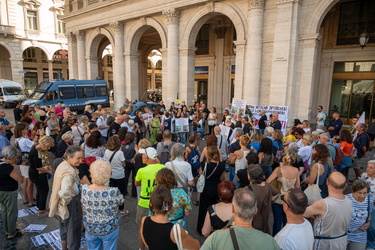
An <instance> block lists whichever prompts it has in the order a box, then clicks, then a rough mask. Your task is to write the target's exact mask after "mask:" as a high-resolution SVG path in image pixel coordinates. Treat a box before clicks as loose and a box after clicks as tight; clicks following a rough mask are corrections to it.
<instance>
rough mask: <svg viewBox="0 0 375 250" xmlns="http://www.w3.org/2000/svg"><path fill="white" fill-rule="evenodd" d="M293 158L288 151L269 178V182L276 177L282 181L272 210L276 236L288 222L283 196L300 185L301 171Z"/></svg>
mask: <svg viewBox="0 0 375 250" xmlns="http://www.w3.org/2000/svg"><path fill="white" fill-rule="evenodd" d="M292 161H293V160H292V158H291V157H290V155H289V154H288V153H286V154H285V156H284V157H283V160H282V163H283V164H281V166H280V167H277V168H275V170H274V171H273V172H272V174H271V175H270V177H268V179H267V183H271V182H272V181H273V180H274V179H277V181H278V182H279V183H280V184H279V185H280V186H281V187H280V192H279V195H278V196H277V197H276V200H275V202H274V203H273V204H272V211H273V216H274V223H273V230H272V232H273V236H275V235H276V234H277V233H278V232H279V231H280V230H281V228H282V227H283V225H284V226H285V224H286V215H285V213H284V211H283V205H282V204H283V201H282V200H281V196H282V195H284V194H285V193H286V192H287V191H288V190H289V189H290V188H299V187H300V178H299V171H298V169H296V168H295V167H293V166H292Z"/></svg>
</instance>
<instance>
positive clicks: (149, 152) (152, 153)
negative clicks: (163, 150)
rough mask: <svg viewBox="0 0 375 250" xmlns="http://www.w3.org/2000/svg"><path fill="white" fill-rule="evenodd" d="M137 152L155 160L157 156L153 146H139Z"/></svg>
mask: <svg viewBox="0 0 375 250" xmlns="http://www.w3.org/2000/svg"><path fill="white" fill-rule="evenodd" d="M139 153H140V154H146V155H147V157H148V158H150V159H151V160H156V158H157V157H158V152H157V151H156V149H154V148H153V147H148V148H146V149H144V148H141V149H139Z"/></svg>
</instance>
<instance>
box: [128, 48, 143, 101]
mask: <svg viewBox="0 0 375 250" xmlns="http://www.w3.org/2000/svg"><path fill="white" fill-rule="evenodd" d="M124 56H125V79H126V81H125V89H126V91H125V93H126V97H127V98H129V100H131V101H134V100H136V99H139V97H138V57H139V54H138V53H134V54H132V53H130V52H128V53H127V52H125V53H124Z"/></svg>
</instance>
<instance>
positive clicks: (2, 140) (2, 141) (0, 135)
mask: <svg viewBox="0 0 375 250" xmlns="http://www.w3.org/2000/svg"><path fill="white" fill-rule="evenodd" d="M5 132H6V131H5V126H4V125H3V124H1V123H0V158H1V157H2V154H1V152H2V151H3V149H4V148H6V147H7V146H9V145H10V141H9V139H8V137H7V135H6V133H5Z"/></svg>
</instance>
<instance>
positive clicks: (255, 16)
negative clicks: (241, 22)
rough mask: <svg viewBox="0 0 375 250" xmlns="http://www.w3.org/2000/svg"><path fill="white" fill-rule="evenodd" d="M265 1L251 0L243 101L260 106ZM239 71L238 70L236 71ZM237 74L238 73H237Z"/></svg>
mask: <svg viewBox="0 0 375 250" xmlns="http://www.w3.org/2000/svg"><path fill="white" fill-rule="evenodd" d="M263 13H264V0H250V2H249V13H248V27H249V28H248V32H247V46H246V59H245V65H246V66H245V68H246V69H245V71H244V73H245V75H244V83H245V84H244V86H243V97H242V98H243V99H245V100H246V101H247V103H249V104H254V105H259V104H260V103H259V96H260V75H261V68H262V47H263ZM236 71H237V69H236ZM236 73H237V72H236Z"/></svg>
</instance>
